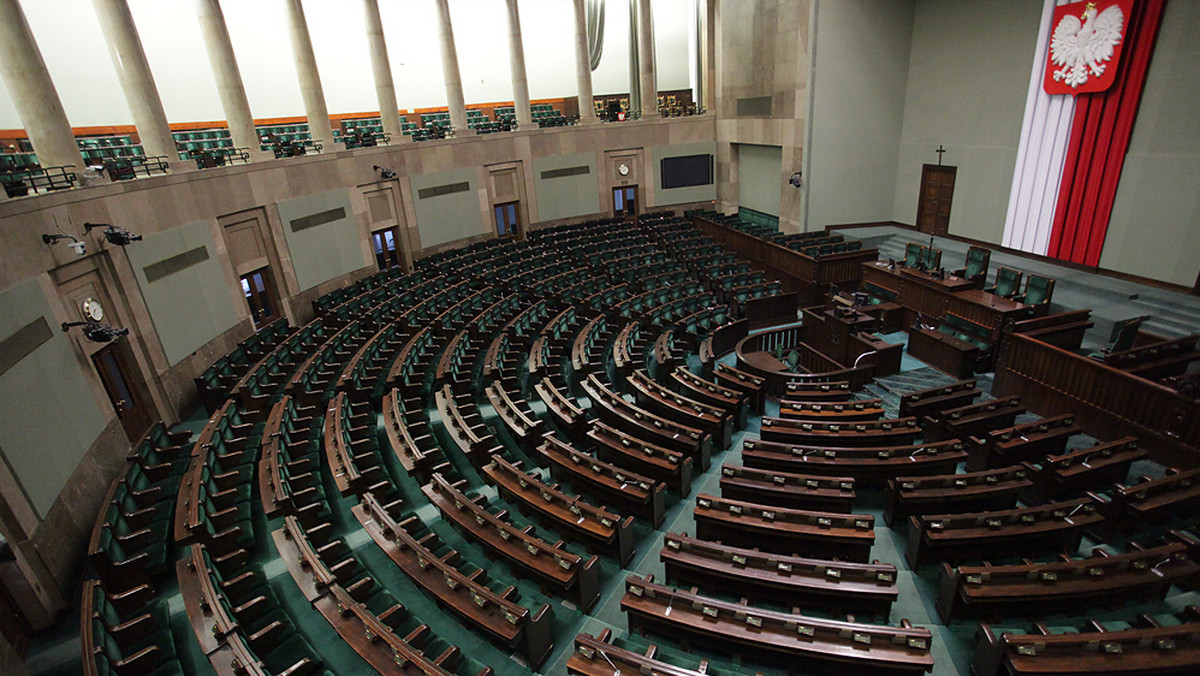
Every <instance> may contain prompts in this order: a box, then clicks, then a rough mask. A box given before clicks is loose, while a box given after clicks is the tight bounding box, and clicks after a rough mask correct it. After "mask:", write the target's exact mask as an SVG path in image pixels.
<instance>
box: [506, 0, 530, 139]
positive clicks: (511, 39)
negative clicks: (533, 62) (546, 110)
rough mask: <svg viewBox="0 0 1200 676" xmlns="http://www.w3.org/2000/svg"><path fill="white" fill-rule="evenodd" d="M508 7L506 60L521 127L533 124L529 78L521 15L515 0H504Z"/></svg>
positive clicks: (514, 103)
mask: <svg viewBox="0 0 1200 676" xmlns="http://www.w3.org/2000/svg"><path fill="white" fill-rule="evenodd" d="M504 4H505V6H506V7H507V9H508V60H509V64H510V70H511V71H512V87H513V108H514V110H515V111H516V115H517V124H518V125H520V126H522V127H529V126H532V125H533V114H532V113H531V112H530V111H529V78H528V76H526V75H525V45H524V43H523V42H521V17H520V15H519V14H518V13H517V0H504Z"/></svg>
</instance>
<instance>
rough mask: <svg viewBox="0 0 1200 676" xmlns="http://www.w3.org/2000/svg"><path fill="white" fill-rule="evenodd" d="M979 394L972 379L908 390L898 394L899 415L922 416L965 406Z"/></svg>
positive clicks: (980, 392)
mask: <svg viewBox="0 0 1200 676" xmlns="http://www.w3.org/2000/svg"><path fill="white" fill-rule="evenodd" d="M981 394H983V392H982V391H980V390H979V389H978V388H977V387H975V380H974V379H969V380H960V381H958V382H955V383H951V384H949V385H942V386H939V387H931V388H928V389H924V390H918V391H916V392H909V393H907V394H904V395H901V396H900V415H902V416H914V417H916V418H919V419H920V418H924V417H925V416H927V415H930V414H933V413H936V412H938V411H944V410H946V409H948V408H959V407H961V406H967V405H969V404H970V403H971V402H972V401H974V400H976V399H978V398H979V395H981Z"/></svg>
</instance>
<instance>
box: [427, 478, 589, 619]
mask: <svg viewBox="0 0 1200 676" xmlns="http://www.w3.org/2000/svg"><path fill="white" fill-rule="evenodd" d="M465 483H466V482H465V481H459V482H458V483H451V482H450V481H449V480H448V479H446V478H445V477H443V476H442V475H441V474H439V473H436V472H435V473H434V475H433V477H432V478H431V479H430V481H429V483H428V484H426V485H425V486H423V487H422V491H424V493H425V497H427V498H429V502H430V503H431V504H433V505H434V506H435V507H437V508H438V511H440V512H441V513H442V516H443V517H444V518H445V519H446V520H447V521H449V522H450V523H452V524H454V525H455V526H456V527H457V528H458V530H459V531H461V532H462V533H463V534H464V535H465V536H466V538H467V539H468V540H472V541H475V542H479V543H480V544H481V545H482V546H483V547H484V549H486V550H487V551H489V552H490V553H491V554H493V555H495V556H497V557H499V558H501V559H503V560H505V561H507V562H508V563H509V565H511V566H513V567H514V568H517V569H519V570H521V571H522V572H524V573H525V574H528V575H529V576H530V577H532V578H533V579H535V580H537V581H538V582H539V584H542V585H545V586H547V587H549V588H551V589H555V590H557V591H558V592H559V593H560V594H562V595H564V596H565V595H567V594H570V595H571V596H572V597H574V598H575V600H576V601H578V602H579V607H580V609H581V610H583V612H585V613H586V612H588V611H589V610H591V608H592V606H593V605H595V603H596V600H597V599H598V598H599V593H600V592H599V574H600V566H599V565H598V563H597V559H596V557H595V556H592V557H590V558H587V559H585V558H584V557H581V556H579V555H578V554H574V553H572V552H570V551H568V550H567V549H566V547H565V543H563V542H561V541H559V542H555V543H550V542H546V541H545V540H542V539H541V538H539V537H538V536H537V535H536V534H535V533H534V532H533V530H532V528H528V529H522V528H518V527H517V526H515V525H513V524H512V523H510V522H509V521H508V518H507V513H506V512H505V511H504V510H499V511H497V512H493V511H492V510H490V509H489V508H488V501H487V497H486V496H483V495H476V496H475V497H469V496H468V495H467V494H466V493H465V492H464V490H465Z"/></svg>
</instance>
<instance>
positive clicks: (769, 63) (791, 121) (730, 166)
mask: <svg viewBox="0 0 1200 676" xmlns="http://www.w3.org/2000/svg"><path fill="white" fill-rule="evenodd" d="M811 11H812V2H811V0H745V1H739V2H725V3H718V4H717V7H716V21H715V23H716V49H715V52H716V73H717V81H716V89H717V104H716V110H717V202H718V204H719V207H720V209H721V210H722V211H725V212H727V213H729V212H733V211H736V210H737V207H738V204H739V198H738V196H739V183H738V176H739V170H738V159H737V153H736V151H735V148H734V146H735V145H736V144H753V145H758V146H776V147H778V148H779V149H780V150H779V152H780V156H781V162H780V169H779V176H778V180H777V181H774V183H775V185H777V186H778V191H779V212H780V213H779V214H778V215H779V227H780V229H781V230H783V231H784V232H798V231H800V230H801V228H802V227H803V225H802V221H803V206H804V201H803V198H802V191H800V190H797V189H795V188H793V187H792V186H790V185H788V178H789V177H790V176H791V175H792V173H794V172H796V171H801V170H802V167H803V163H804V154H805V130H806V124H807V122H806V121H807V119H808V115H809V112H808V111H809V102H808V99H809V96H808V82H809V64H810V55H809V27H810V19H811V17H810V12H811Z"/></svg>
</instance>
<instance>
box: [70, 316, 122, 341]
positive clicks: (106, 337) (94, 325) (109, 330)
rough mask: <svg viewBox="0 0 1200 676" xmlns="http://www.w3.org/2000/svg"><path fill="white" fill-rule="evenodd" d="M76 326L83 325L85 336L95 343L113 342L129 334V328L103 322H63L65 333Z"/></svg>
mask: <svg viewBox="0 0 1200 676" xmlns="http://www.w3.org/2000/svg"><path fill="white" fill-rule="evenodd" d="M76 326H82V327H83V337H84V338H87V339H88V340H90V341H91V342H93V343H111V342H113V341H114V340H117V339H119V338H121V337H122V336H127V335H129V329H114V328H113V327H111V326H109V325H108V324H105V323H103V322H92V321H88V322H63V323H62V330H63V333H66V332H68V331H70V330H71V329H72V328H74V327H76Z"/></svg>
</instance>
